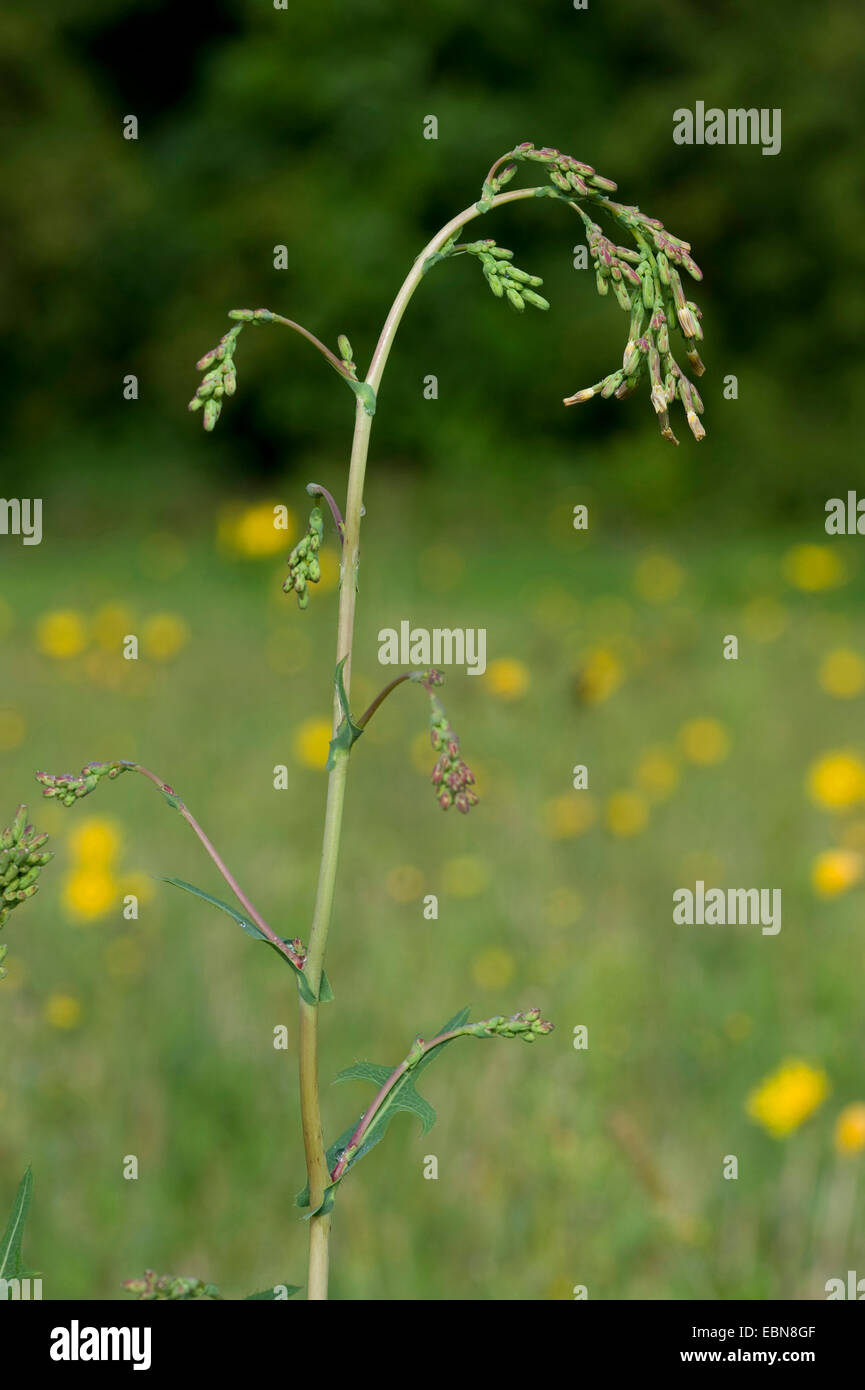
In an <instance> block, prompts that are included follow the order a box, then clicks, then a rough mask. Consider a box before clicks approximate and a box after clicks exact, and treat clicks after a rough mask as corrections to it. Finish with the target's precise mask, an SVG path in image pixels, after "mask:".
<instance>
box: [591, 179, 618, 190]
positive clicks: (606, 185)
mask: <svg viewBox="0 0 865 1390" xmlns="http://www.w3.org/2000/svg"><path fill="white" fill-rule="evenodd" d="M591 182H592V183H593V184H594V186H595V188H600V189H601V190H602V192H605V193H615V191H616V189H617V188H618V186H619V185H618V184H617V183H613V180H612V179H605V178H604V176H603V174H592V176H591Z"/></svg>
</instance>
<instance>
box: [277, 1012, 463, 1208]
mask: <svg viewBox="0 0 865 1390" xmlns="http://www.w3.org/2000/svg"><path fill="white" fill-rule="evenodd" d="M470 1012H471V1009H470V1008H465V1009H461V1010H460V1012H459V1013H458V1014H455V1015H454V1017H453V1018H451V1019H449V1020H448V1022H447V1023H445V1024H444V1025H443V1026H442V1027H441V1028H438V1029H437V1030H436V1032H435V1033H434V1034H433V1036H434V1037H438V1035H439V1034H440V1033H450V1032H451V1031H452V1029H454V1028H462V1026H463V1024H464V1023H466V1022H467V1020H468V1016H469V1014H470ZM452 1042H456V1039H455V1038H449V1039H448V1041H447V1042H443V1043H441V1044H440V1045H439V1046H438V1047H435V1048H433V1049H432V1051H431V1052H427V1053H425V1054H424V1056H423V1057H422V1058H421V1059H420V1061H419V1062H418V1063H416V1065H415V1066H414V1067H412V1068H411V1070H410V1071H406V1072H404V1073H403V1075H402V1076H401V1077H400V1078H399V1080H398V1081H397V1082H396V1084H395V1085H394V1086H393V1088H392V1089H391V1090H390V1091H389V1092H388V1094H387V1096H386V1097H385V1099H384V1101H383V1103H382V1106H381V1109H380V1110H379V1112H378V1114H377V1115H376V1117H375V1119H374V1120H373V1122H372V1124H371V1125H370V1127H369V1129H368V1130H367V1132H366V1134H365V1135H364V1139H363V1143H362V1144H361V1146H360V1148H359V1149H358V1151H357V1153H356V1154H353V1155H352V1157H351V1158H350V1159H349V1162H348V1164H347V1165H346V1168H345V1171H344V1172H343V1173H342V1175H341V1176H340V1177H339V1178H338V1179H337V1181H336V1182H334V1183H331V1184H330V1186H329V1187H326V1188H325V1191H324V1197H323V1199H322V1202H321V1205H320V1206H319V1207H317V1208H316V1210H315V1211H310V1212H308V1213H307V1218H306V1219H307V1220H308V1219H309V1217H310V1216H324V1215H325V1214H326V1213H327V1212H329V1211H330V1210H331V1208H332V1207H333V1204H334V1201H335V1197H336V1189H337V1188H338V1187H339V1184H340V1183H341V1182H342V1180H343V1178H344V1177H345V1176H346V1174H348V1173H350V1172H351V1170H352V1168H353V1167H354V1166H355V1164H356V1163H359V1162H360V1160H361V1159H362V1158H364V1157H365V1156H366V1154H368V1153H369V1151H370V1149H374V1148H375V1146H376V1144H378V1143H380V1142H381V1140H382V1139H383V1138H384V1136H385V1134H386V1133H387V1128H388V1125H389V1124H390V1122H391V1120H392V1119H393V1117H394V1115H396V1114H398V1113H399V1111H400V1110H406V1111H408V1112H409V1113H410V1114H412V1115H417V1117H418V1119H419V1120H420V1122H421V1134H426V1133H427V1132H428V1131H429V1130H431V1129H432V1127H433V1125H434V1124H435V1121H436V1112H435V1110H434V1109H433V1107H432V1106H431V1105H430V1103H429V1101H426V1100H424V1098H423V1096H421V1095H419V1094H418V1092H417V1090H416V1088H415V1082H416V1080H417V1077H418V1075H419V1073H420V1072H422V1071H423V1069H424V1067H428V1066H429V1064H430V1062H433V1061H435V1059H436V1057H437V1056H438V1055H439V1053H440V1052H443V1051H444V1049H445V1048H446V1047H448V1046H449V1044H450V1043H452ZM395 1071H396V1067H387V1066H381V1065H379V1064H378V1063H376V1062H355V1063H354V1064H353V1065H352V1066H350V1067H346V1069H345V1070H344V1071H341V1072H340V1073H339V1075H338V1076H336V1077H334V1082H337V1081H370V1082H372V1084H373V1085H374V1086H375V1088H376V1090H377V1091H378V1090H380V1089H381V1087H382V1086H383V1085H384V1083H385V1082H386V1081H387V1079H388V1077H390V1076H392V1075H393V1073H394V1072H395ZM360 1118H361V1117H358V1119H357V1120H355V1122H354V1124H352V1125H349V1127H348V1129H346V1130H345V1131H344V1132H343V1133H342V1134H341V1135H340V1136H339V1138H338V1139H337V1140H335V1142H334V1143H333V1144H331V1146H330V1148H329V1149H328V1151H327V1168H328V1172H333V1169H334V1168H335V1167H336V1165H337V1163H338V1161H339V1158H340V1155H341V1154H342V1153H343V1151H344V1149H345V1148H346V1146H347V1145H348V1142H349V1140H350V1139H351V1136H352V1135H353V1134H354V1132H355V1130H356V1129H357V1127H358V1125H359V1124H360ZM295 1203H296V1205H297V1206H299V1207H308V1206H309V1183H307V1184H306V1186H305V1187H304V1189H303V1191H302V1192H299V1193H298V1195H297V1197H296V1198H295Z"/></svg>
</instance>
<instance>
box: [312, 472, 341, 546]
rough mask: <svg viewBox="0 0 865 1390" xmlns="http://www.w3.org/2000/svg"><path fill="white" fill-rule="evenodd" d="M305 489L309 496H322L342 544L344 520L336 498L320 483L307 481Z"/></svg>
mask: <svg viewBox="0 0 865 1390" xmlns="http://www.w3.org/2000/svg"><path fill="white" fill-rule="evenodd" d="M306 490H307V492H308V493H309V495H310V497H323V498H324V500H325V502H326V503H327V505H328V506H329V507H330V510H331V515H332V516H333V520H334V524H335V525H336V530H337V534H338V536H339V541H340V545H342V544H343V542H344V539H345V522H344V521H343V519H342V512H341V511H340V510H339V507H338V506H337V504H336V498H335V497H334V496H333V493H331V492H328V490H327V488H326V487H322V485H321V483H307V485H306Z"/></svg>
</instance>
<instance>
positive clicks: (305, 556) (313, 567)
mask: <svg viewBox="0 0 865 1390" xmlns="http://www.w3.org/2000/svg"><path fill="white" fill-rule="evenodd" d="M323 536H324V519H323V517H322V514H321V507H313V509H312V511H311V512H310V514H309V527H308V529H307V532H306V535H305V536H302V537H301V539H300V540H299V541H298V543H297V545H296V546H295V547H294V549H293V550H292V552H291V554H290V555H289V557H288V575H287V576H286V578H285V580H284V582H283V585H282V587H283V591H284V592H285V593H286V594H292V593H294V594H297V606H298V608H306V606H307V604H308V603H309V585H310V584H317V583H318V581H319V579H320V578H321V564H320V562H319V558H318V552H319V550H320V549H321V542H322V537H323Z"/></svg>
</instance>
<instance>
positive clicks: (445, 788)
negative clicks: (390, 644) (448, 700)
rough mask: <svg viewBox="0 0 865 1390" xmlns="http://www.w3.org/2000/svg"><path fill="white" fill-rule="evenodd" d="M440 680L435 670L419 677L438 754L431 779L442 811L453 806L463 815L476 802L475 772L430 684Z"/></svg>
mask: <svg viewBox="0 0 865 1390" xmlns="http://www.w3.org/2000/svg"><path fill="white" fill-rule="evenodd" d="M442 679H443V678H442V676H441V675H440V673H439V672H438V671H432V670H431V671H428V672H426V673H425V674H424V677H423V679H422V684H423V686H424V688H425V690H426V692H427V694H428V695H429V699H430V742H431V743H432V746H433V748H434V749H435V751H436V753H438V755H439V756H438V760H437V762H436V765H435V767H434V768H433V770H432V776H431V778H430V781H431V782H432V784H433V786H434V787H435V790H436V796H437V798H438V803H439V805H440V806H441V808H442V810H443V811H448V810H450V808H451V806H456V808H457V810H458V811H462V813H463V815H465V814H466V813H467V812H468V811H470V810H471V808H472V806H476V805H477V801H478V798H477V793H476V792H475V790H474V781H475V775H474V773H473V772H472V771H471V769H470V768H469V767H468V766H467V764H466V762H465V760H464V759H463V756H462V754H461V752H460V741H459V739H458V738H457V736H456V734H455V733H454V731H453V728H452V726H451V722H450V720H449V719H448V717H447V714H446V713H445V709H444V706H443V705H442V702H441V700H440V699H439V698H438V696H437V695H436V694H435V693H434V691H433V688H432V687H433V686H436V685H441V683H442Z"/></svg>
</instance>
